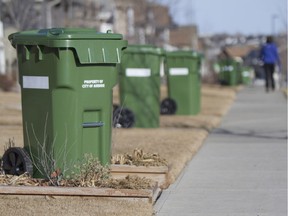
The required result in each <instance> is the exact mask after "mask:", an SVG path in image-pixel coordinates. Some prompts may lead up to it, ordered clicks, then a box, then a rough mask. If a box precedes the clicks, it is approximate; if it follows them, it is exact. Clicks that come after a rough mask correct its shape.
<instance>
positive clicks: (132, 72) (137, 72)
mask: <svg viewBox="0 0 288 216" xmlns="http://www.w3.org/2000/svg"><path fill="white" fill-rule="evenodd" d="M125 74H126V76H127V77H150V76H151V69H150V68H126V71H125Z"/></svg>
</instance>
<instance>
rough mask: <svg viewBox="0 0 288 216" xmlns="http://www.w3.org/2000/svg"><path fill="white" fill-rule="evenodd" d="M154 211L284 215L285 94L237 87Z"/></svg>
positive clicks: (162, 215) (173, 215) (194, 215)
mask: <svg viewBox="0 0 288 216" xmlns="http://www.w3.org/2000/svg"><path fill="white" fill-rule="evenodd" d="M154 210H155V213H156V215H158V216H186V215H187V216H188V215H189V216H200V215H201V216H226V215H229V216H230V215H231V216H287V99H286V98H285V97H284V95H283V93H282V92H280V91H275V92H271V93H265V92H264V87H262V86H255V87H245V88H244V89H243V90H241V91H240V92H239V93H238V95H237V98H236V101H235V103H234V104H233V105H232V107H231V109H230V111H229V112H228V113H227V115H226V116H225V117H224V118H223V121H222V123H221V125H220V127H219V128H217V129H215V130H213V131H212V133H211V134H209V136H208V138H207V139H206V141H205V143H204V144H203V146H202V148H201V149H200V151H199V152H198V153H197V155H196V156H195V157H194V158H193V159H192V161H191V162H190V163H189V164H188V165H187V167H186V168H185V169H184V170H183V172H182V174H181V176H180V177H179V178H178V179H177V181H176V182H175V183H174V184H172V185H171V186H170V187H169V188H168V189H167V190H165V191H163V192H162V195H161V196H160V198H159V200H158V201H157V202H156V204H155V206H154Z"/></svg>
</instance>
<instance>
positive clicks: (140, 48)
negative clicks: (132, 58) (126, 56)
mask: <svg viewBox="0 0 288 216" xmlns="http://www.w3.org/2000/svg"><path fill="white" fill-rule="evenodd" d="M124 53H143V54H155V55H163V54H164V50H163V49H162V48H159V47H156V46H152V45H142V44H133V45H129V46H128V47H127V49H125V51H124Z"/></svg>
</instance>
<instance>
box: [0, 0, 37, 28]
mask: <svg viewBox="0 0 288 216" xmlns="http://www.w3.org/2000/svg"><path fill="white" fill-rule="evenodd" d="M0 1H2V0H0ZM1 6H2V7H1V9H2V17H5V18H6V20H7V19H8V20H9V23H10V24H11V25H13V26H15V27H16V28H17V29H18V30H25V29H29V28H35V27H38V26H39V21H40V12H39V11H37V10H36V8H35V1H34V0H10V1H5V2H2V3H1Z"/></svg>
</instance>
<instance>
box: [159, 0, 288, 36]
mask: <svg viewBox="0 0 288 216" xmlns="http://www.w3.org/2000/svg"><path fill="white" fill-rule="evenodd" d="M157 1H158V2H161V3H164V4H165V3H166V4H168V3H170V5H172V7H170V12H171V15H172V17H173V19H174V20H175V22H176V23H178V24H182V25H187V24H191V23H192V24H197V25H198V27H199V32H200V34H201V35H204V34H213V33H224V32H225V33H230V34H235V33H243V34H246V35H249V34H253V35H255V34H271V33H272V31H274V32H276V33H279V32H281V31H282V32H283V31H285V28H287V0H157ZM273 26H274V27H273ZM273 29H274V30H273Z"/></svg>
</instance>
